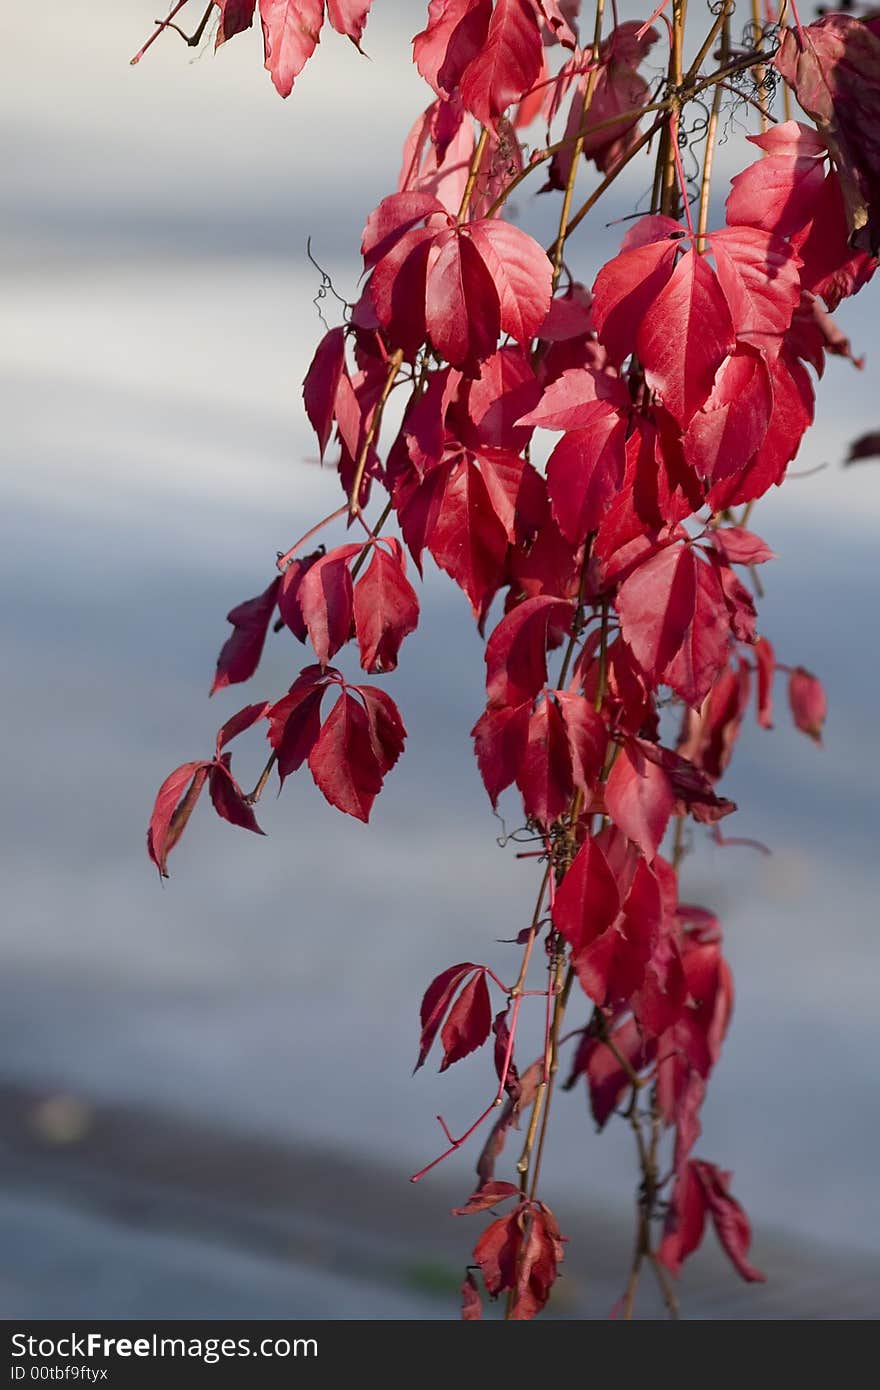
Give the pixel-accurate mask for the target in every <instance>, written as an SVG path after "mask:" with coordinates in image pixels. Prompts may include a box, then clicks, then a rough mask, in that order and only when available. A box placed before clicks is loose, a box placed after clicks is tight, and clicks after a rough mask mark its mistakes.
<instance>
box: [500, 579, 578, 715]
mask: <svg viewBox="0 0 880 1390" xmlns="http://www.w3.org/2000/svg"><path fill="white" fill-rule="evenodd" d="M572 612H573V610H572V605H571V604H570V603H569V602H568V601H567V600H565V599H558V598H552V597H550V596H549V595H547V594H538V595H536V596H535V597H534V598H528V599H526V600H525V601H524V602H523V603H520V604H518V605H517V607H516V608H514V609H513V610H512V611H511V612H510V613H506V614H505V616H504V617H503V618H502V619H501V621H500V623H499V624H498V626H497V627H496V628H495V630H494V632H493V633H492V636H491V637H490V638H489V641H488V642H487V643H486V690H487V692H488V695H489V704H490V705H521V704H522V703H523V702H524V701H526V700H531V699H533V698H534V696H535V695H537V693H538V691H539V690H540V689H541V687H542V686H543V685H544V682H545V681H546V679H547V648H548V646H550V645H551V644H555V640H558V637H559V635H560V634H561V633H562V632H564V631H566V630H567V628H568V627H569V625H570V624H571V619H572ZM554 639H555V640H554Z"/></svg>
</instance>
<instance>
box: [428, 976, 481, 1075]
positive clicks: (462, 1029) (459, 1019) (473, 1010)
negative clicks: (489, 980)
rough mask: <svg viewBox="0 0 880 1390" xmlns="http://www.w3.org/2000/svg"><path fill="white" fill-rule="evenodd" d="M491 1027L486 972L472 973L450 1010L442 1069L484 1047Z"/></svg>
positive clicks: (442, 1038)
mask: <svg viewBox="0 0 880 1390" xmlns="http://www.w3.org/2000/svg"><path fill="white" fill-rule="evenodd" d="M491 1027H492V1005H491V1002H490V1000H489V987H488V985H487V984H486V972H485V971H484V970H478V971H477V973H476V974H475V975H472V976H471V978H470V980H469V981H468V983H467V984H466V985H465V987H464V989H463V990H462V991H461V994H460V995H459V996H458V998H457V999H456V1001H455V1003H454V1004H453V1006H452V1008H451V1009H450V1011H449V1016H448V1018H447V1019H446V1022H445V1023H444V1025H443V1028H442V1030H441V1033H440V1042H441V1043H442V1045H443V1060H442V1062H441V1063H440V1070H441V1071H446V1069H447V1067H451V1066H452V1064H453V1062H460V1061H461V1059H462V1058H463V1057H467V1056H468V1055H469V1054H470V1053H471V1052H474V1051H476V1049H477V1048H478V1047H482V1046H483V1043H484V1042H485V1041H486V1039H487V1038H488V1036H489V1032H490V1029H491Z"/></svg>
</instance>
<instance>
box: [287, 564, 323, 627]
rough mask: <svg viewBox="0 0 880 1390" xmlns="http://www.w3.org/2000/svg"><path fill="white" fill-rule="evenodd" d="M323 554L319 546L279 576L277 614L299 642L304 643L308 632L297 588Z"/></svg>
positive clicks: (290, 565)
mask: <svg viewBox="0 0 880 1390" xmlns="http://www.w3.org/2000/svg"><path fill="white" fill-rule="evenodd" d="M323 554H324V547H323V546H321V547H320V548H319V549H318V550H313V551H312V552H311V554H309V555H301V556H300V557H299V558H298V559H296V560H291V562H290V564H289V565H288V566H287V568H286V569H285V571H284V573H283V574H282V576H281V587H280V589H279V590H278V613H279V615H280V617H281V619H282V621H283V622H284V623H285V625H286V626H287V627H288V628H289V629H290V631H291V632H292V633H293V635H294V637H296V638H297V639H298V641H300V642H305V641H306V640H307V639H308V635H309V630H308V628H307V627H306V624H305V620H304V618H303V614H302V609H301V607H300V604H299V586H300V584H301V583H302V581H303V579H304V578H305V576H306V574H308V572H309V570H310V569H311V568H312V565H314V564H315V562H316V561H317V560H320V559H321V556H322V555H323Z"/></svg>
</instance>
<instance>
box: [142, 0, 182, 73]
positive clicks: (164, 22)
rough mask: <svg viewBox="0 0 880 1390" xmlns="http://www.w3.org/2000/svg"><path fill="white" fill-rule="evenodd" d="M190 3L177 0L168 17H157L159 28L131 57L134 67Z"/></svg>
mask: <svg viewBox="0 0 880 1390" xmlns="http://www.w3.org/2000/svg"><path fill="white" fill-rule="evenodd" d="M188 4H189V0H177V4H176V5H175V6H174V8H173V9H172V10H170V11H169V13H168V15H167V17H166V18H165V19H157V20H156V25H157V28H156V29H155V31H154V32H153V33H152V34H151V35H150V37H149V38H148V39H147V41H146V43H145V44H144V46H143V48H139V49H138V51H137V53H136V54H135V55H134V57H133V58H132V59H131V66H132V67H134V66H135V64H136V63H139V62H140V60H141V58H143V56H144V54H145V53H146V52H147V50H148V49H150V48H152V47H153V44H154V43H155V42H156V40H157V38H158V37H159V35H160V34H162V33H164V31H165V30H166V29H169V28H171V27H173V26H172V24H171V21H172V19H174V17H175V16H176V15H179V14H180V11H181V10H182V9H183V7H184V5H188Z"/></svg>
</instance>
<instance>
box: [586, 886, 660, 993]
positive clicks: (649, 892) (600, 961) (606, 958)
mask: <svg viewBox="0 0 880 1390" xmlns="http://www.w3.org/2000/svg"><path fill="white" fill-rule="evenodd" d="M660 918H661V905H660V889H659V886H658V884H657V880H656V878H655V877H654V875H653V874H652V873H651V870H650V869H649V868H648V865H647V864H646V862H645V860H644V859H639V860H638V862H637V864H636V869H635V874H634V876H633V880H632V885H631V887H630V890H629V892H628V894H627V896H626V900H625V902H624V904H623V908H622V911H621V915H620V917H619V918H618V919H617V920H616V921H615V922H614V923H613V924H612V925H611V926H609V927H608V928H607V929H606V930H605V931H604V932H603V933H602V934H601V935H600V936H597V937H596V938H595V940H593V941H591V942H588V943H586V944H584V945H583V946H582V947H581V948H580V950H579V951H577V953H576V954H575V955H574V960H573V964H574V968H575V970H576V971H577V976H578V980H579V981H580V984H581V988H582V989H583V990H584V993H585V994H587V995H588V996H589V998H590V999H592V1000H593V1001H594V1002H595V1003H596V1004H598V1005H600V1006H601V1005H603V1004H606V1003H612V1002H615V1001H618V1000H622V999H627V998H628V997H629V996H630V995H631V994H632V993H634V991H635V990H637V989H638V988H639V987H640V986H641V985H642V983H643V981H644V978H645V971H646V969H647V967H648V961H649V960H650V958H651V952H652V951H653V949H654V946H655V943H656V940H657V933H658V931H659V926H660Z"/></svg>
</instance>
